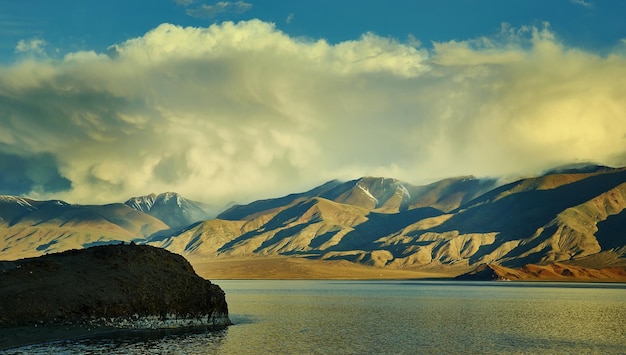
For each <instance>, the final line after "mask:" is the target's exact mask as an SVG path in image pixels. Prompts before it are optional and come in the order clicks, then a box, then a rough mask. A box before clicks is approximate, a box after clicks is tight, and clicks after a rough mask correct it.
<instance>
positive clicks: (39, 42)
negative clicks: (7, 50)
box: [15, 38, 46, 55]
mask: <svg viewBox="0 0 626 355" xmlns="http://www.w3.org/2000/svg"><path fill="white" fill-rule="evenodd" d="M45 46H46V41H44V40H43V39H39V38H32V39H29V40H24V39H21V40H19V41H18V42H17V46H15V52H16V53H32V54H37V55H45V53H46V52H45V48H44V47H45Z"/></svg>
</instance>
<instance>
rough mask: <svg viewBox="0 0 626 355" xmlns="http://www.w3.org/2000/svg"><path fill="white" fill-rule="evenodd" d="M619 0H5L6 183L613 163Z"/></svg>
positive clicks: (186, 184)
mask: <svg viewBox="0 0 626 355" xmlns="http://www.w3.org/2000/svg"><path fill="white" fill-rule="evenodd" d="M623 14H626V1H621V0H614V1H608V0H606V1H594V0H551V1H539V0H524V1H522V0H510V1H501V0H476V1H460V0H454V1H404V0H397V1H329V0H319V1H254V0H246V1H244V0H241V1H221V2H217V1H208V0H151V1H130V0H124V1H121V0H111V1H107V2H86V1H78V0H72V1H69V0H60V1H54V2H51V1H40V0H24V1H19V2H18V1H3V2H2V3H0V194H11V195H24V196H30V197H33V198H40V199H45V198H60V199H65V200H68V201H70V202H77V203H103V202H114V201H124V200H126V199H127V198H129V197H131V196H138V195H143V194H148V193H151V192H155V193H159V192H164V191H176V192H179V193H182V194H183V195H185V196H187V197H189V198H193V199H196V200H201V201H205V202H209V203H213V204H216V205H220V204H222V203H226V202H229V201H232V200H236V201H240V202H246V201H250V200H253V199H257V198H267V197H274V196H278V195H282V194H286V193H291V192H294V191H301V190H305V189H308V188H311V187H314V186H315V185H317V184H321V183H323V182H325V181H328V180H331V179H335V178H338V179H343V180H347V179H351V178H358V177H360V176H366V175H374V176H385V177H395V178H398V179H401V180H404V181H407V182H410V183H415V184H420V183H427V182H431V181H434V180H436V179H439V178H445V177H449V176H459V175H469V174H472V175H476V176H479V177H506V178H514V177H519V176H528V175H534V174H539V173H541V172H542V171H544V170H545V169H548V168H551V167H553V166H555V165H559V164H568V163H580V162H588V161H591V162H596V163H600V164H606V165H611V166H624V165H626V149H625V148H624V147H626V103H625V100H624V99H623V98H624V97H626V88H625V86H624V84H623V80H620V79H619V78H624V77H626V26H625V25H624V24H623Z"/></svg>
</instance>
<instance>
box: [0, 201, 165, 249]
mask: <svg viewBox="0 0 626 355" xmlns="http://www.w3.org/2000/svg"><path fill="white" fill-rule="evenodd" d="M167 228H168V227H167V225H165V224H164V223H163V222H161V221H160V220H158V219H156V218H154V217H151V216H149V215H147V214H145V213H142V212H139V211H137V210H134V209H132V208H130V207H128V206H126V205H123V204H110V205H103V206H81V205H70V204H68V203H66V202H63V201H56V200H55V201H35V200H31V199H26V198H21V197H12V196H0V259H3V260H11V259H18V258H24V257H32V256H38V255H42V254H46V253H51V252H58V251H64V250H68V249H75V248H84V247H87V246H90V245H97V244H105V243H111V242H115V241H124V242H129V241H131V240H133V239H137V238H145V237H147V236H149V235H152V234H153V233H155V232H157V231H160V230H165V229H167Z"/></svg>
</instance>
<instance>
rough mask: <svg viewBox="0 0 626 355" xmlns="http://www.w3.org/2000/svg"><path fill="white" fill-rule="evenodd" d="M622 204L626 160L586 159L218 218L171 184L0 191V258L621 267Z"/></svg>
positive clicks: (361, 183)
mask: <svg viewBox="0 0 626 355" xmlns="http://www.w3.org/2000/svg"><path fill="white" fill-rule="evenodd" d="M625 209H626V168H609V167H603V166H589V165H584V166H571V167H560V168H555V169H552V170H550V171H548V172H546V173H545V174H543V175H541V176H538V177H532V178H524V179H519V180H517V181H514V182H511V183H507V184H502V183H501V182H500V180H497V179H478V178H474V177H471V176H466V177H456V178H449V179H444V180H440V181H437V182H434V183H432V184H429V185H423V186H415V185H411V184H408V183H405V182H402V181H399V180H396V179H391V178H382V177H363V178H360V179H356V180H352V181H348V182H341V181H336V180H334V181H330V182H328V183H325V184H323V185H321V186H318V187H315V188H313V189H311V190H309V191H306V192H301V193H294V194H290V195H287V196H283V197H279V198H272V199H266V200H259V201H254V202H252V203H249V204H246V205H235V206H232V207H231V208H229V209H227V210H225V211H223V212H221V213H220V214H219V215H217V216H216V217H215V218H209V217H210V213H209V212H207V210H206V209H205V208H204V207H203V205H202V204H200V203H196V202H193V201H189V200H186V199H184V198H183V197H182V196H180V195H178V194H175V193H166V194H160V195H155V194H151V195H148V196H143V197H135V198H131V199H129V200H128V201H126V202H125V203H124V204H111V205H104V206H85V205H70V204H68V203H65V202H62V201H34V200H30V199H26V198H21V197H13V196H3V197H0V259H12V258H13V259H15V258H23V257H30V256H36V255H41V254H44V253H49V252H53V251H61V250H65V249H70V248H80V247H85V246H89V245H94V243H95V244H98V243H100V244H102V243H114V242H122V241H123V242H129V241H134V242H135V243H145V244H150V245H153V246H158V247H162V248H166V249H168V250H170V251H173V252H176V253H179V254H182V255H184V256H186V257H188V258H190V260H196V261H202V260H215V259H220V260H227V259H228V260H235V259H238V258H239V259H240V258H256V259H255V260H261V259H263V258H265V259H267V258H275V257H288V258H299V259H302V260H304V259H306V260H323V261H327V262H346V261H347V262H350V263H356V264H362V265H368V266H374V267H378V268H381V270H418V271H426V272H446V273H448V274H450V275H459V274H463V273H467V272H470V273H471V272H474V273H476V270H477V269H478V268H479V267H482V269H481V270H484V265H495V266H497V267H492V268H490V269H489V270H494V269H496V271H498V270H500V271H501V270H507V272H508V275H517V273H516V272H512V271H510V270H521V268H524V267H526V268H527V269H528V267H527V265H550V264H557V265H562V264H563V263H565V264H567V265H572V267H577V268H596V269H599V268H606V267H618V268H624V267H625V266H626V256H625V255H626V212H625ZM557 269H558V270H561V271H562V270H565V269H567V268H565V269H564V268H562V267H559V268H557ZM568 270H569V269H568ZM577 270H578V269H577ZM489 272H491V271H489ZM563 273H565V271H563ZM584 273H585V272H584V271H580V272H579V274H584ZM482 274H484V272H483V273H482ZM482 274H481V275H482ZM588 274H589V273H588ZM524 275H526V274H524ZM563 275H565V274H563ZM590 275H594V274H593V273H590ZM520 278H522V277H520Z"/></svg>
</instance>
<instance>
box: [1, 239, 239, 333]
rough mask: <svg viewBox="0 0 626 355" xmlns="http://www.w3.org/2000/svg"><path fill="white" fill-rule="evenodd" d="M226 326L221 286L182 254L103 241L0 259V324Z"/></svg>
mask: <svg viewBox="0 0 626 355" xmlns="http://www.w3.org/2000/svg"><path fill="white" fill-rule="evenodd" d="M32 324H89V325H107V326H115V327H126V328H161V327H178V326H185V325H208V326H225V325H229V324H230V321H229V320H228V306H227V304H226V299H225V295H224V292H223V291H222V290H221V289H220V287H219V286H217V285H215V284H212V283H211V282H210V281H208V280H205V279H203V278H201V277H200V276H198V275H197V274H196V273H195V272H194V270H193V268H192V266H191V264H189V262H188V261H187V260H186V259H185V258H183V257H182V256H180V255H177V254H173V253H171V252H168V251H166V250H164V249H159V248H155V247H150V246H144V245H142V246H140V245H134V244H133V245H107V246H97V247H92V248H88V249H83V250H70V251H66V252H63V253H58V254H49V255H44V256H41V257H38V258H30V259H22V260H17V261H10V262H1V263H0V327H12V326H24V325H26V326H27V325H32Z"/></svg>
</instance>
